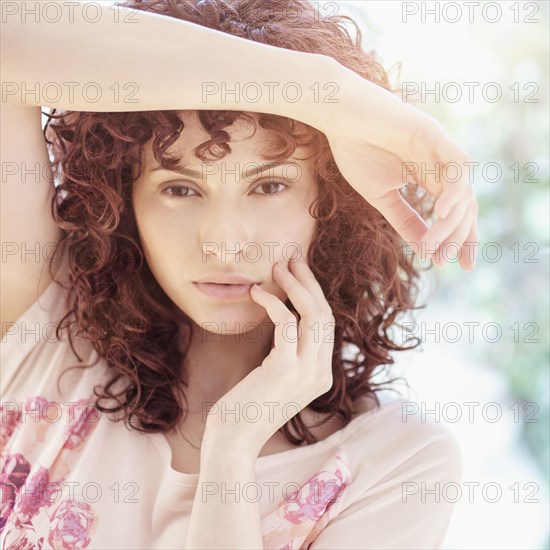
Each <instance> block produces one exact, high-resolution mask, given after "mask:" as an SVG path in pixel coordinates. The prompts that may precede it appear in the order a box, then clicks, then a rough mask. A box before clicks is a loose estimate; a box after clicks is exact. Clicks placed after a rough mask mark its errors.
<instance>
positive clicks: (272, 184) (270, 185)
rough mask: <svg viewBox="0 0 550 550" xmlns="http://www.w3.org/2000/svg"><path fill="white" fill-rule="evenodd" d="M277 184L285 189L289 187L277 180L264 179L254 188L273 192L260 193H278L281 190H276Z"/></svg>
mask: <svg viewBox="0 0 550 550" xmlns="http://www.w3.org/2000/svg"><path fill="white" fill-rule="evenodd" d="M278 186H280V187H282V188H283V189H286V188H288V187H289V186H288V185H286V184H284V183H281V182H279V181H265V182H263V183H260V184H259V185H258V186H257V187H256V189H260V188H263V189H264V190H270V191H274V192H270V191H268V192H267V193H260V195H280V194H281V193H282V192H283V191H282V190H281V191H280V192H277V191H276V190H277V187H278Z"/></svg>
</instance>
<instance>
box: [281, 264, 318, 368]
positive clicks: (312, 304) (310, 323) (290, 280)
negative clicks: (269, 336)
mask: <svg viewBox="0 0 550 550" xmlns="http://www.w3.org/2000/svg"><path fill="white" fill-rule="evenodd" d="M273 274H274V276H275V281H276V282H277V283H278V284H279V285H280V286H281V288H282V289H283V290H284V291H285V292H286V293H287V295H288V297H289V298H290V301H291V302H292V305H293V306H294V307H295V308H296V311H297V312H298V313H299V314H300V322H299V326H298V347H297V350H296V353H297V355H298V357H304V356H305V357H310V358H311V359H314V358H316V357H317V355H318V347H317V346H318V342H315V338H314V336H315V334H314V331H315V330H316V325H317V330H318V325H319V322H321V321H324V317H325V315H324V310H323V309H321V306H320V305H319V304H318V303H317V301H316V299H315V298H314V297H313V296H312V295H311V294H310V292H309V291H308V290H307V289H306V288H305V287H304V285H303V284H302V283H301V282H300V281H299V280H298V279H297V278H296V277H295V276H294V275H293V274H292V273H291V272H290V270H289V269H288V268H287V267H286V264H285V263H283V262H277V263H276V264H275V265H274V266H273Z"/></svg>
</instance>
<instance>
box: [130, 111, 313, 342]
mask: <svg viewBox="0 0 550 550" xmlns="http://www.w3.org/2000/svg"><path fill="white" fill-rule="evenodd" d="M180 116H181V117H182V119H183V121H184V123H185V128H184V130H183V131H182V132H181V136H180V138H179V140H178V141H177V142H176V143H175V144H174V145H173V147H172V148H171V149H170V151H169V152H174V151H177V152H178V153H180V152H183V156H182V164H184V165H185V168H186V170H189V171H192V172H195V173H186V174H181V173H178V172H177V171H168V170H165V169H162V168H160V167H159V165H158V163H157V161H156V160H155V158H154V155H153V152H152V147H151V143H148V144H147V145H146V147H145V151H144V161H145V168H144V172H143V174H142V175H141V176H140V178H139V179H138V180H136V181H135V182H134V188H133V207H134V212H135V216H136V223H137V227H138V232H139V237H140V239H141V245H142V248H143V252H144V255H145V258H146V260H147V262H148V265H149V268H150V269H151V272H152V273H153V275H154V276H155V278H156V280H157V282H158V283H159V285H160V286H161V287H162V289H163V290H164V292H165V293H166V294H167V295H168V296H169V297H170V299H171V300H172V301H173V302H174V303H175V304H176V305H177V307H178V308H179V309H180V310H181V311H183V312H184V313H185V314H186V315H187V316H189V317H190V318H191V319H192V320H193V321H194V322H195V323H196V324H197V325H199V326H200V327H201V328H202V329H204V330H207V331H209V332H214V333H219V334H223V333H225V332H226V331H227V332H228V333H230V334H236V333H245V332H249V331H251V330H256V329H257V327H258V326H259V327H260V328H262V326H261V325H263V324H264V323H269V322H270V321H269V317H268V316H267V312H266V311H265V309H264V308H263V307H261V306H259V305H258V304H256V303H255V302H254V301H253V300H252V298H251V297H250V294H249V292H246V293H244V294H243V295H242V296H239V297H230V298H228V297H214V296H211V295H208V294H205V293H204V292H203V291H202V290H201V289H200V287H199V286H197V285H196V284H195V282H196V281H198V280H199V279H205V278H206V279H208V278H209V277H210V276H212V275H216V274H219V275H221V276H224V275H226V274H232V275H238V276H242V277H245V278H246V279H249V280H251V281H254V282H257V283H259V284H260V286H261V287H262V288H263V289H265V290H266V291H268V292H270V293H272V294H275V295H276V296H277V297H279V298H280V299H281V300H282V301H285V300H286V299H287V295H286V294H285V292H284V291H283V290H282V289H281V287H279V286H278V285H277V283H275V281H274V278H273V272H272V268H273V265H274V263H275V262H277V261H279V260H287V261H288V260H289V258H290V256H291V255H292V252H293V251H294V250H295V249H298V251H299V252H300V253H301V255H302V257H303V258H304V259H306V261H307V251H308V249H309V246H310V244H311V242H312V239H313V235H314V231H315V219H314V218H313V217H312V216H311V215H310V214H309V211H308V207H309V205H310V204H311V203H312V201H313V200H314V198H315V197H316V187H315V181H314V177H313V161H311V160H307V161H305V160H298V159H297V158H296V157H300V158H304V157H306V156H308V155H309V154H310V153H311V151H309V150H304V149H297V151H296V155H295V156H293V157H291V158H289V159H287V160H286V161H284V164H282V165H279V166H274V167H269V165H271V164H272V161H265V160H263V158H262V157H261V154H260V152H261V151H265V150H266V149H265V147H266V144H267V142H266V138H267V137H268V135H269V132H268V131H266V130H264V129H262V128H260V127H259V126H258V127H257V131H256V134H255V135H254V136H253V137H252V138H248V136H250V135H251V133H252V129H251V126H250V123H249V122H247V121H243V120H242V119H238V120H237V121H235V123H234V124H233V125H232V126H230V127H229V128H226V131H227V132H228V133H229V134H230V137H231V143H230V146H231V150H232V152H231V154H226V155H225V157H224V158H222V159H221V160H218V161H207V162H205V163H202V162H201V161H200V159H198V158H197V157H196V156H195V155H194V153H193V149H194V147H196V146H197V145H200V144H201V143H204V142H205V141H207V140H209V139H210V134H209V133H208V132H206V130H204V129H203V128H202V125H201V124H200V121H199V120H198V117H197V114H196V112H194V111H185V112H182V113H181V114H180ZM252 116H254V115H252ZM261 168H263V169H264V171H263V172H261V173H256V172H258V170H259V169H261ZM174 170H177V169H174ZM215 288H219V287H215ZM233 288H234V287H233Z"/></svg>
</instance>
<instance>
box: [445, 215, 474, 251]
mask: <svg viewBox="0 0 550 550" xmlns="http://www.w3.org/2000/svg"><path fill="white" fill-rule="evenodd" d="M474 219H475V213H474V210H473V208H472V206H469V207H468V209H467V211H466V214H465V216H464V218H463V219H462V220H460V223H459V225H458V227H457V228H456V229H455V230H454V231H453V232H452V233H451V235H449V237H448V238H447V239H446V240H445V242H444V243H443V245H442V247H444V249H445V251H446V254H448V252H447V251H448V249H449V248H450V247H451V248H452V249H453V250H455V251H456V253H457V256H458V258H459V259H460V258H462V252H463V251H462V248H463V246H464V241H465V240H466V237H467V236H468V234H469V233H470V230H471V229H472V224H473V223H474ZM446 259H447V260H448V258H446Z"/></svg>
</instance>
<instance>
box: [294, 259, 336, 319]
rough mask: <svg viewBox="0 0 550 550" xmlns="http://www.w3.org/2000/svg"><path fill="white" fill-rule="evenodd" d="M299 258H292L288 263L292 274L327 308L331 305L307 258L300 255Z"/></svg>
mask: <svg viewBox="0 0 550 550" xmlns="http://www.w3.org/2000/svg"><path fill="white" fill-rule="evenodd" d="M298 254H299V255H298V257H297V258H291V259H290V260H289V262H288V267H289V269H290V272H291V273H292V274H293V275H294V277H296V279H298V281H300V283H302V285H304V287H305V288H306V289H307V290H308V292H309V293H310V294H311V295H312V296H313V298H314V299H315V300H316V302H317V303H318V304H324V305H325V306H326V307H327V308H330V305H329V303H328V301H327V299H326V297H325V293H324V292H323V289H322V287H321V285H320V284H319V281H318V280H317V278H316V277H315V274H314V273H313V271H312V270H311V268H310V267H309V265H308V264H307V262H306V261H305V258H304V257H303V256H301V255H300V253H298Z"/></svg>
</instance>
